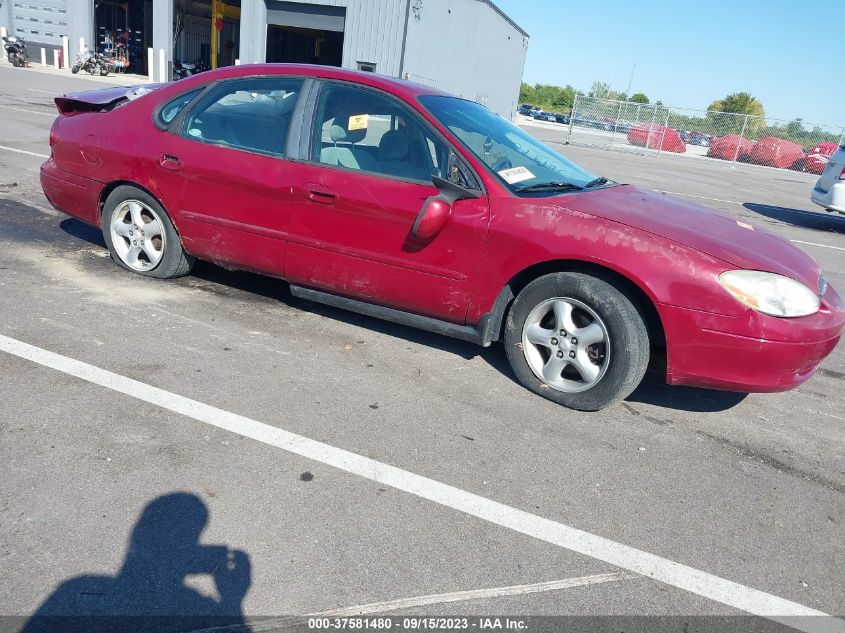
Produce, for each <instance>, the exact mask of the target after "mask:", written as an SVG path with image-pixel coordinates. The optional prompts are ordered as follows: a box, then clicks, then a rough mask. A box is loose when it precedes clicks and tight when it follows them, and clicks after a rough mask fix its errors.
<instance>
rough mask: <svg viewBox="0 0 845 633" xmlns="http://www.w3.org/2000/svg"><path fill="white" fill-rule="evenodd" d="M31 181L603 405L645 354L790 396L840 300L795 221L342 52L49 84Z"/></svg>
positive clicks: (193, 254) (175, 266)
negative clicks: (683, 185)
mask: <svg viewBox="0 0 845 633" xmlns="http://www.w3.org/2000/svg"><path fill="white" fill-rule="evenodd" d="M56 104H57V106H58V109H59V111H60V113H61V115H60V116H59V117H58V118H57V119H56V121H55V123H54V125H53V129H52V131H51V134H50V145H51V156H50V158H49V160H47V162H45V163H44V165H43V166H42V168H41V183H42V186H43V188H44V192H45V193H46V195H47V198H48V199H49V200H50V202H51V203H52V204H53V205H54V206H55V207H56V208H57V209H59V210H61V211H64V212H66V213H68V214H70V215H73V216H75V217H77V218H80V219H82V220H84V221H85V222H88V223H90V224H92V225H95V226H99V227H100V228H101V229H102V231H103V235H104V237H105V240H106V244H107V245H108V247H109V250H110V251H111V255H112V258H113V259H114V261H115V262H116V263H117V264H118V265H120V266H122V267H123V268H125V269H127V270H129V271H132V272H135V273H137V274H140V275H145V276H148V277H157V278H171V277H177V276H180V275H185V274H187V273H188V272H189V271H190V270H191V266H192V264H193V263H194V261H195V259H196V258H202V259H206V260H210V261H213V262H218V263H220V264H222V265H224V266H228V267H236V268H241V269H245V270H251V271H256V272H259V273H263V274H266V275H272V276H274V277H279V278H283V279H285V280H287V281H288V282H289V283H290V285H291V292H292V293H293V294H294V295H296V296H299V297H307V298H308V299H311V300H313V301H319V302H325V303H328V304H331V305H334V306H338V307H341V308H346V309H350V310H356V311H359V312H362V313H365V314H368V315H372V316H376V317H381V318H384V319H390V320H393V321H396V322H399V323H404V324H408V325H412V326H416V327H420V328H423V329H427V330H431V331H434V332H439V333H442V334H446V335H450V336H455V337H458V338H462V339H465V340H469V341H473V342H476V343H478V344H480V345H485V346H486V345H490V344H491V343H492V342H494V341H503V342H504V344H505V350H506V353H507V357H508V360H509V361H510V364H511V366H512V368H513V371H514V374H515V375H516V377H517V378H518V379H519V381H520V382H521V383H522V384H523V385H525V386H526V387H527V388H528V389H530V390H532V391H534V392H536V393H538V394H540V395H542V396H544V397H546V398H549V399H551V400H554V401H556V402H559V403H561V404H564V405H566V406H570V407H574V408H578V409H584V410H595V409H600V408H602V407H605V406H607V405H608V404H610V403H612V402H614V401H616V400H619V399H621V398H624V397H626V396H627V395H628V394H629V393H630V392H631V391H632V390H633V389H634V388H635V387H636V386H637V384H638V383H639V382H640V380H641V379H642V377H643V374H644V373H645V371H646V367H647V366H648V365H649V361H650V359H654V360H655V363H654V366H656V367H661V368H662V370H663V371H664V372H665V377H666V380H667V381H668V382H669V383H671V384H685V385H701V386H707V387H716V388H723V389H732V390H740V391H779V390H785V389H789V388H792V387H795V386H796V385H798V384H800V383H801V382H803V381H804V380H806V379H807V378H809V377H810V376H811V375H812V374H813V372H814V371H815V370H816V368H817V367H818V366H819V364H820V363H821V361H822V359H823V358H824V357H825V356H827V355H828V354H829V353H830V352H831V351H832V350H833V348H834V347H835V346H836V343H837V341H838V340H839V337H840V335H841V334H842V331H843V327H845V305H843V301H842V299H840V297H839V296H838V295H837V294H836V292H835V291H834V290H833V288H831V287H830V286H828V284H827V281H826V280H825V279H824V277H823V276H822V274H821V270H820V269H819V265H818V263H817V262H816V261H815V260H813V259H812V258H811V257H810V256H808V255H807V254H805V253H804V252H803V251H801V250H800V249H798V248H796V247H795V246H793V245H792V244H790V243H789V242H787V241H786V240H783V239H781V238H779V237H777V236H775V235H773V234H771V233H768V232H766V231H764V230H761V229H758V228H756V227H754V226H751V225H749V224H746V223H744V222H740V221H737V220H736V219H734V218H731V217H726V216H723V215H719V214H717V213H715V212H712V211H710V210H708V209H705V208H703V207H700V206H697V205H694V204H691V203H688V202H685V201H680V200H677V199H675V198H672V197H669V196H667V195H663V194H658V193H655V192H652V191H647V190H644V189H639V188H637V187H635V186H632V185H626V184H619V183H616V182H613V181H611V180H609V179H607V178H604V177H596V176H594V175H593V174H590V173H588V172H587V171H585V170H584V169H582V168H580V167H578V166H577V165H575V164H574V163H572V162H571V161H569V160H567V159H566V158H564V157H563V156H561V155H560V154H557V153H556V152H554V151H553V150H551V149H550V148H548V147H547V146H545V145H543V144H542V143H540V142H539V141H538V140H536V139H535V138H533V137H531V136H530V135H528V134H527V133H525V132H523V131H522V130H520V129H519V128H517V127H515V126H514V125H512V124H511V123H509V122H507V121H506V120H504V119H503V118H501V117H499V116H498V115H496V114H494V113H492V112H490V111H489V110H487V109H486V108H485V107H483V106H481V105H479V104H477V103H474V102H472V101H467V100H465V99H460V98H457V97H453V96H451V95H448V94H445V93H443V92H440V91H437V90H435V89H433V88H430V87H428V86H421V85H416V84H413V83H408V82H405V81H401V80H397V79H391V78H388V77H382V76H379V75H375V74H372V73H358V72H352V71H346V70H341V69H336V68H329V67H315V66H296V65H261V66H252V67H249V66H237V67H230V68H225V69H221V70H217V71H213V72H207V73H202V74H200V75H196V76H193V77H189V78H187V79H184V80H182V81H179V82H176V83H173V84H168V85H161V86H151V87H146V88H140V89H127V88H119V89H117V88H115V89H107V90H104V91H96V92H88V93H81V94H74V95H66V96H64V97H60V98H57V99H56Z"/></svg>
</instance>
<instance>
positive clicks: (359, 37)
mask: <svg viewBox="0 0 845 633" xmlns="http://www.w3.org/2000/svg"><path fill="white" fill-rule="evenodd" d="M297 1H298V2H304V3H306V4H316V5H322V6H331V7H344V8H345V9H346V23H345V24H344V29H343V67H344V68H357V66H358V62H368V63H374V64H376V72H379V73H381V74H384V75H393V76H395V77H398V76H399V71H400V61H401V56H402V35H403V32H404V28H405V12H406V10H407V2H408V0H297ZM241 19H243V13H242V14H241ZM265 28H266V27H265ZM250 61H264V59H263V58H262V59H261V60H250Z"/></svg>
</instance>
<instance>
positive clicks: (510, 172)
mask: <svg viewBox="0 0 845 633" xmlns="http://www.w3.org/2000/svg"><path fill="white" fill-rule="evenodd" d="M499 175H500V176H501V177H502V178H504V179H505V182H506V183H508V184H509V185H513V184H515V183H518V182H522V181H523V180H530V179H531V178H533V177H534V174H532V173H531V172H530V171H528V170H527V169H526V168H525V167H511V168H510V169H503V170H502V171H500V172H499Z"/></svg>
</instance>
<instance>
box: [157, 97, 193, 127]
mask: <svg viewBox="0 0 845 633" xmlns="http://www.w3.org/2000/svg"><path fill="white" fill-rule="evenodd" d="M202 90H203V89H202V88H198V89H196V90H191V91H190V92H185V93H183V94H181V95H179V96H178V97H176V98H175V99H171V100H170V101H168V102H167V103H165V104H164V106H162V107H161V108H159V111H158V115H157V117H156V118H157V119H158V121H159V123H161V124H162V125H169V124H170V122H171V121H173V119H175V118H176V117H177V116H179V113H180V112H181V111H182V110H183V109H184V108H185V106H186V105H188V104H189V103H190V102H191V100H192V99H193V98H194V97H196V96H197V95H198V94H199V93H200V92H202Z"/></svg>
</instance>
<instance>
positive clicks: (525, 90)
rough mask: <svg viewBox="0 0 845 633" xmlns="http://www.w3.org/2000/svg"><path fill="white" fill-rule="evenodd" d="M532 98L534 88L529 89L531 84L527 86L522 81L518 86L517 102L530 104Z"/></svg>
mask: <svg viewBox="0 0 845 633" xmlns="http://www.w3.org/2000/svg"><path fill="white" fill-rule="evenodd" d="M533 96H534V88H532V87H531V84H527V83H525V82H524V81H523V82H522V83H521V84H520V85H519V102H520V103H531V99H532V97H533Z"/></svg>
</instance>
